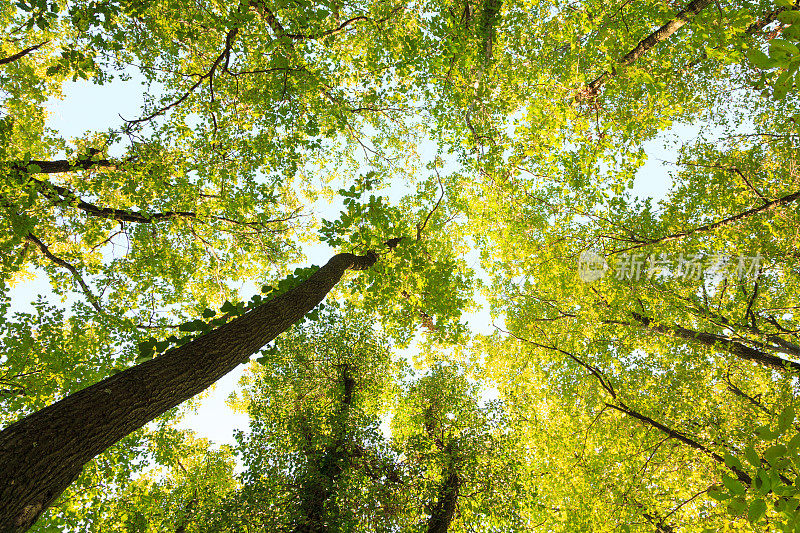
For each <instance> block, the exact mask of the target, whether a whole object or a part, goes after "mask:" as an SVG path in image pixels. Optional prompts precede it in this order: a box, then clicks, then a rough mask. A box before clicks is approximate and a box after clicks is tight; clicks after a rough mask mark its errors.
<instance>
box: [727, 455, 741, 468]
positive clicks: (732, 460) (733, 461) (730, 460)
mask: <svg viewBox="0 0 800 533" xmlns="http://www.w3.org/2000/svg"><path fill="white" fill-rule="evenodd" d="M725 464H726V465H728V466H729V467H731V468H738V469H739V470H744V467H743V466H742V463H741V461H739V459H737V458H736V457H734V456H733V455H731V454H730V453H728V452H725Z"/></svg>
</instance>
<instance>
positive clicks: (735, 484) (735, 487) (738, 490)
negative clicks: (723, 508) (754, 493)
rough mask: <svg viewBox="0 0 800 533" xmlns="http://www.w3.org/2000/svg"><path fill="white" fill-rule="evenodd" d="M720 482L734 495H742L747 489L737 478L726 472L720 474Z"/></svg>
mask: <svg viewBox="0 0 800 533" xmlns="http://www.w3.org/2000/svg"><path fill="white" fill-rule="evenodd" d="M722 484H723V485H725V487H726V488H727V489H728V490H729V491H731V494H734V495H742V494H744V493H745V492H746V490H747V489H745V486H744V485H743V484H742V483H741V482H740V481H739V480H738V479H734V478H732V477H730V476H729V475H727V474H726V475H723V476H722Z"/></svg>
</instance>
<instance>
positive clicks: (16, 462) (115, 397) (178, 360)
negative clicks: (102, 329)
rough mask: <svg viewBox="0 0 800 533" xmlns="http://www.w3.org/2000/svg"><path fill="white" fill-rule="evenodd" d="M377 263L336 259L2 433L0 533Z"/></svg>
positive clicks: (15, 527) (36, 512)
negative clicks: (347, 277) (344, 280)
mask: <svg viewBox="0 0 800 533" xmlns="http://www.w3.org/2000/svg"><path fill="white" fill-rule="evenodd" d="M376 261H377V255H376V254H375V253H374V252H369V253H368V254H367V255H365V256H357V255H354V254H347V253H344V254H338V255H335V256H334V257H332V258H331V259H330V261H328V263H327V264H326V265H325V266H323V267H322V268H320V269H319V270H317V271H316V272H315V273H314V274H312V275H311V276H310V277H309V278H308V279H307V280H306V281H304V282H303V283H302V284H301V285H299V286H298V287H296V288H294V289H292V290H290V291H288V292H286V293H284V294H282V295H280V296H278V297H276V298H274V299H272V300H269V301H267V302H265V303H264V304H262V305H260V306H258V307H256V308H255V309H253V310H251V311H249V312H248V313H246V314H244V315H242V316H241V317H239V318H237V319H235V320H233V321H231V322H229V323H227V324H224V325H222V326H220V327H218V328H216V329H214V330H212V331H210V332H209V333H207V334H205V335H203V336H201V337H198V338H197V339H195V340H193V341H192V342H189V343H187V344H184V345H183V346H180V347H177V348H174V349H172V350H169V351H168V352H166V353H164V354H163V355H161V356H158V357H156V358H155V359H151V360H150V361H146V362H144V363H142V364H139V365H136V366H134V367H131V368H129V369H127V370H125V371H123V372H120V373H119V374H116V375H113V376H111V377H109V378H106V379H104V380H103V381H100V382H98V383H96V384H94V385H91V386H89V387H87V388H85V389H83V390H81V391H78V392H76V393H74V394H71V395H69V396H67V397H66V398H64V399H63V400H60V401H58V402H56V403H54V404H52V405H49V406H48V407H45V408H44V409H42V410H40V411H37V412H36V413H33V414H31V415H30V416H27V417H25V418H23V419H22V420H19V421H18V422H15V423H14V424H11V425H10V426H8V427H7V428H5V429H4V430H3V431H2V432H0V533H11V532H13V533H20V532H23V531H26V530H27V529H28V528H30V527H31V526H32V525H33V524H34V522H36V520H37V519H38V518H39V516H40V515H41V514H42V512H43V511H44V510H45V509H47V507H48V506H49V505H51V504H52V503H53V501H54V500H55V499H56V498H57V497H58V496H59V495H60V494H61V493H62V492H63V491H64V490H65V489H66V488H67V487H68V486H69V485H70V483H72V482H73V481H74V480H75V479H76V478H77V477H78V475H79V474H80V473H81V471H82V469H83V466H84V465H85V464H86V463H88V462H89V461H90V460H91V459H92V458H94V457H95V456H96V455H98V454H100V453H101V452H103V451H104V450H106V449H107V448H109V447H110V446H112V445H113V444H114V443H116V442H117V441H118V440H120V439H121V438H123V437H125V436H126V435H128V434H129V433H131V432H133V431H135V430H136V429H139V428H140V427H142V426H144V425H145V424H147V423H148V422H149V421H151V420H153V419H154V418H156V417H157V416H159V415H160V414H162V413H164V412H166V411H167V410H169V409H171V408H173V407H175V406H176V405H179V404H180V403H182V402H184V401H186V400H188V399H189V398H191V397H192V396H194V395H196V394H198V393H200V392H202V391H203V390H205V389H206V388H208V387H209V386H211V385H212V384H213V383H214V382H216V381H217V380H218V379H220V378H221V377H222V376H224V375H225V374H227V373H228V372H230V371H231V370H233V369H234V368H236V367H237V366H239V365H240V364H242V363H244V362H246V361H247V360H248V358H249V357H250V355H252V354H254V353H256V352H257V351H258V350H259V349H261V348H262V347H263V346H264V345H265V344H267V343H268V342H270V341H271V340H273V339H274V338H275V337H277V336H278V335H280V334H281V333H282V332H284V331H285V330H286V329H288V328H289V327H290V326H291V325H292V324H294V323H295V322H297V321H298V320H299V319H300V318H302V317H303V316H304V315H305V314H306V313H307V312H309V311H311V310H312V309H313V308H314V307H316V306H317V304H319V303H320V302H321V301H322V300H323V299H324V298H325V295H326V294H327V293H328V291H330V290H331V288H333V287H334V285H336V284H337V283H338V282H339V280H340V279H341V277H342V275H343V274H344V272H345V271H346V270H348V269H352V270H365V269H367V268H369V267H370V266H372V265H373V264H374V263H375V262H376ZM12 357H13V355H12Z"/></svg>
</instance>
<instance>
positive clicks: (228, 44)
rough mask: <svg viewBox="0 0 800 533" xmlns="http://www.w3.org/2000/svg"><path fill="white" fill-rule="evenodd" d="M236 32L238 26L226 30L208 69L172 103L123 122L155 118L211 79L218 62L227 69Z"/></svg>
mask: <svg viewBox="0 0 800 533" xmlns="http://www.w3.org/2000/svg"><path fill="white" fill-rule="evenodd" d="M238 33H239V28H233V29H231V30H229V31H228V33H227V34H226V35H225V48H224V49H223V50H222V52H221V53H220V54H219V56H217V58H216V59H215V60H214V62H213V63H212V64H211V68H210V69H209V70H208V72H206V73H205V74H202V75H200V77H199V79H198V80H197V81H196V82H195V83H194V84H193V85H192V86H191V87H189V89H188V90H187V91H186V92H185V93H184V94H183V96H181V97H180V98H178V99H177V100H175V101H173V102H172V103H170V104H167V105H165V106H163V107H161V108H160V109H158V110H156V111H154V112H152V113H150V114H149V115H147V116H145V117H141V118H137V119H134V120H125V119H123V120H125V122H127V123H128V125H129V126H130V125H134V124H140V123H142V122H148V121H150V120H152V119H154V118H156V117H157V116H160V115H163V114H164V113H166V112H167V111H169V110H170V109H172V108H173V107H176V106H179V105H180V104H182V103H183V102H184V101H185V100H186V99H187V98H189V96H191V95H192V93H193V92H194V91H195V90H197V88H198V87H200V86H201V85H202V84H203V82H205V81H206V80H208V79H212V78H213V77H214V73H215V72H216V70H217V68H218V67H219V66H220V64H222V62H223V61H225V64H224V66H223V68H225V69H227V66H228V63H229V61H230V53H231V49H232V48H233V39H234V38H235V37H236V35H237V34H238Z"/></svg>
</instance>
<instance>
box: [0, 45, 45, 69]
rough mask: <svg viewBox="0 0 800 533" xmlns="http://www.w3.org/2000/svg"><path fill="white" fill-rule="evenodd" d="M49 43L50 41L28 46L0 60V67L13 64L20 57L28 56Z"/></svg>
mask: <svg viewBox="0 0 800 533" xmlns="http://www.w3.org/2000/svg"><path fill="white" fill-rule="evenodd" d="M49 42H50V41H44V42H43V43H39V44H35V45H33V46H29V47H28V48H26V49H25V50H20V51H19V52H17V53H16V54H13V55H10V56H8V57H3V58H0V65H5V64H7V63H13V62H14V61H16V60H17V59H19V58H21V57H24V56H26V55H28V54H30V53H31V52H34V51H36V50H38V49H39V48H41V47H42V46H44V45H46V44H47V43H49Z"/></svg>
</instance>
